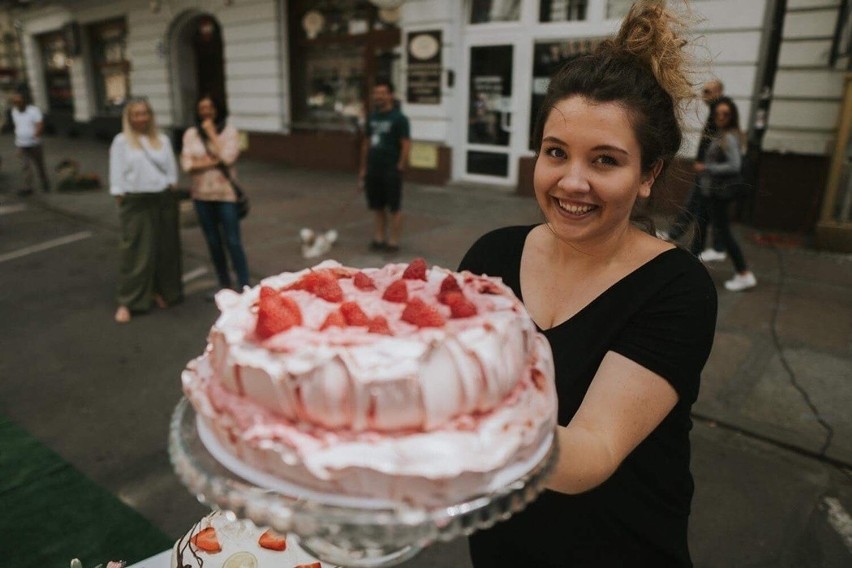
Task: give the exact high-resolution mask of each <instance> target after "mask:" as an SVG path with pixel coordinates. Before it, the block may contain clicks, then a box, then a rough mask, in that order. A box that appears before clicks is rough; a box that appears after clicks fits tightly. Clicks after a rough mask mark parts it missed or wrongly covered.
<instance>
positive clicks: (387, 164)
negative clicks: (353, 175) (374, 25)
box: [358, 80, 411, 252]
mask: <svg viewBox="0 0 852 568" xmlns="http://www.w3.org/2000/svg"><path fill="white" fill-rule="evenodd" d="M393 94H394V88H393V84H392V83H390V82H389V81H383V80H380V81H378V82H376V85H375V86H374V87H373V105H374V110H373V112H372V113H370V116H369V117H368V118H367V131H366V136H365V138H364V142H363V143H362V145H361V170H360V172H359V184H358V187H359V188H360V189H362V190H364V191H365V192H366V194H367V207H369V209H370V210H371V211H372V212H373V215H374V232H373V240H372V241H371V242H370V249H372V250H383V251H388V252H396V251H397V250H399V239H400V235H401V231H402V213H401V211H400V206H401V204H402V173H403V172H404V171H405V167H406V165H407V164H408V152H409V150H410V148H411V133H410V128H409V125H408V118H406V117H405V115H404V114H402V112H401V111H400V110H399V108H397V106H396V104H395V101H394V96H393ZM388 212H389V213H390V227H388ZM388 229H389V230H388Z"/></svg>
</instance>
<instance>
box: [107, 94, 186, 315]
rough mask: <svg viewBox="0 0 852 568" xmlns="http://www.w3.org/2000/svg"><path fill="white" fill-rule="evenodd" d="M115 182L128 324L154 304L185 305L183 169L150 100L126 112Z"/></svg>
mask: <svg viewBox="0 0 852 568" xmlns="http://www.w3.org/2000/svg"><path fill="white" fill-rule="evenodd" d="M109 177H110V193H111V194H112V195H114V196H115V198H116V201H117V203H118V207H119V219H120V225H121V245H120V250H121V265H120V270H119V277H118V293H117V300H118V309H117V310H116V312H115V321H116V322H118V323H126V322H129V321H130V318H131V314H133V313H134V312H146V311H148V310H149V309H150V308H151V304H156V305H157V306H159V307H161V308H165V307H167V306H169V305H171V304H175V303H177V302H180V301H181V300H182V299H183V284H182V282H181V248H180V233H179V229H178V207H177V199H176V198H175V196H174V194H173V192H172V191H171V189H172V188H173V187H174V186H175V184H176V183H177V163H176V161H175V156H174V151H173V150H172V145H171V143H170V142H169V139H168V137H166V136H165V135H164V134H161V133H160V132H159V131H158V130H157V124H156V122H155V120H154V113H153V111H152V110H151V105H150V104H149V103H148V101H147V100H145V99H131V100H130V102H128V103H127V105H126V106H125V107H124V113H123V116H122V132H121V134H118V135H117V136H116V137H115V139H113V141H112V146H111V147H110V151H109Z"/></svg>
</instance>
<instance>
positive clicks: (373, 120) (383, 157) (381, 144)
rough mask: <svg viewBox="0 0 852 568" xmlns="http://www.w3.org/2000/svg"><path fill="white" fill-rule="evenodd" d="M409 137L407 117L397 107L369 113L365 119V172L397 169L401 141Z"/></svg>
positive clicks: (376, 172) (379, 172)
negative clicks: (366, 149)
mask: <svg viewBox="0 0 852 568" xmlns="http://www.w3.org/2000/svg"><path fill="white" fill-rule="evenodd" d="M409 138H411V131H410V126H409V123H408V118H406V116H405V115H404V114H402V112H400V111H399V109H397V108H392V109H391V110H389V111H387V112H374V113H371V114H370V116H369V118H368V119H367V139H368V140H369V141H370V149H369V152H368V154H367V173H368V174H369V175H376V174H381V173H384V172H387V171H394V172H395V171H397V164H398V163H399V157H400V154H401V153H402V141H403V140H407V139H409Z"/></svg>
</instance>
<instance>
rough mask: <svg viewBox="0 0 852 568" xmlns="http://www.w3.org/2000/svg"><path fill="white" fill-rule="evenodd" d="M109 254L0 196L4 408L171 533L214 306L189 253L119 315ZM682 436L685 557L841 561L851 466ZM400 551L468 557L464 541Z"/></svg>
mask: <svg viewBox="0 0 852 568" xmlns="http://www.w3.org/2000/svg"><path fill="white" fill-rule="evenodd" d="M0 197H8V196H6V195H2V194H0ZM187 230H190V231H194V230H197V229H187ZM116 264H117V234H116V233H115V231H114V229H111V228H110V227H109V226H108V225H107V224H97V223H94V222H92V221H84V220H82V219H79V218H74V217H70V216H67V215H64V214H61V213H58V212H55V211H50V210H46V209H43V208H41V207H40V206H39V205H38V204H37V203H35V202H34V201H31V202H29V203H27V202H20V201H17V200H15V199H12V200H9V199H0V322H2V323H0V377H2V378H1V379H0V413H3V414H5V415H6V416H8V417H9V418H11V419H12V420H14V421H15V422H17V423H18V424H20V425H21V426H23V427H24V428H25V429H26V430H28V431H29V432H30V433H31V434H32V435H34V436H35V437H36V438H38V439H39V440H41V441H42V442H43V443H44V444H46V445H47V446H49V447H50V448H52V449H53V450H54V451H56V452H58V453H59V454H60V455H61V456H62V457H64V458H65V459H66V460H68V461H69V462H71V463H72V464H73V465H74V466H75V467H77V468H78V469H80V470H81V471H82V472H83V473H85V474H86V475H88V476H89V477H90V478H92V479H94V480H95V481H96V482H98V483H99V484H100V485H102V486H103V487H105V488H106V489H108V490H109V491H111V492H112V493H113V494H114V495H116V496H117V497H119V498H120V499H122V500H123V501H124V502H126V503H128V504H129V505H131V506H133V507H134V508H135V509H137V510H138V511H139V512H140V513H141V514H142V515H144V516H145V517H147V518H148V519H150V520H151V521H152V522H153V523H155V524H156V525H157V526H159V527H160V528H161V529H162V530H163V531H164V532H166V533H167V534H168V535H169V536H171V537H173V538H177V537H179V536H180V535H182V534H183V533H184V532H185V531H186V530H187V529H188V528H189V527H190V526H191V525H192V524H193V523H194V522H195V521H197V520H198V519H199V518H200V517H201V516H202V515H203V514H204V513H205V512H206V508H205V507H204V506H202V505H201V504H199V503H198V502H197V501H196V500H195V499H194V497H193V496H191V495H190V494H189V493H188V492H187V491H186V490H185V489H184V488H183V487H182V486H181V485H180V483H179V481H178V480H177V478H176V476H175V475H174V473H173V472H172V469H171V466H170V464H169V461H168V455H167V448H166V441H167V434H168V432H167V431H168V423H169V418H170V415H171V412H172V410H173V408H174V406H175V404H176V403H177V401H178V400H179V399H180V397H181V392H180V378H179V374H180V371H181V369H182V368H183V366H184V365H185V363H186V362H187V361H188V360H189V359H190V358H192V357H194V356H196V355H198V354H200V352H201V350H202V349H203V348H204V345H205V337H206V333H207V330H208V329H209V327H210V325H211V324H212V322H213V321H214V319H215V317H216V310H215V307H214V306H213V304H211V303H209V302H207V301H206V300H205V297H204V296H205V292H206V290H207V289H208V287H209V286H210V285H211V284H212V280H211V275H210V273H209V272H208V265H207V261H206V258H204V257H203V256H200V255H198V254H197V253H188V254H186V255H185V263H184V271H185V273H186V274H187V277H188V282H187V299H186V301H185V302H184V303H183V304H181V305H180V306H176V307H174V308H171V309H168V310H156V311H154V312H151V313H150V314H148V315H144V316H140V317H137V318H135V319H134V321H133V323H132V324H131V325H126V326H119V325H116V324H115V323H114V322H113V320H112V314H113V310H114V303H113V291H114V286H115V269H116ZM693 441H694V458H693V471H694V474H695V478H696V488H697V489H696V496H695V500H694V504H693V510H694V513H693V517H692V526H691V531H690V539H691V546H692V550H693V557H694V560H695V564H696V566H698V567H720V568H722V567H725V568H727V567H767V568H769V567H773V568H774V567H791V568H792V567H796V568H809V567H813V568H817V567H820V568H834V567H838V568H840V567H846V568H848V567H849V566H852V519H851V518H850V512H852V473H850V472H849V471H847V470H843V469H841V468H839V467H836V466H834V465H832V464H830V463H827V462H825V461H820V460H815V459H812V458H810V457H807V456H805V455H803V454H801V453H797V452H793V451H790V450H787V449H784V448H783V447H780V446H778V445H773V444H768V443H764V442H762V441H760V440H759V439H757V438H755V437H753V436H750V435H749V434H748V433H747V432H741V431H733V430H729V429H725V428H722V427H718V426H715V425H714V424H713V423H711V422H706V421H697V422H696V426H695V430H694V436H693ZM47 521H48V520H46V522H47ZM5 522H13V521H12V520H9V519H4V520H2V521H0V533H2V531H3V526H2V525H3V523H5ZM404 566H407V567H426V566H445V567H467V566H469V564H468V561H467V554H466V545H465V543H464V542H463V541H456V542H453V543H450V544H447V545H439V546H435V547H433V548H430V549H429V550H427V551H425V552H424V553H422V554H421V555H420V556H418V557H417V558H415V559H414V560H412V561H410V562H408V563H406V564H405V565H404Z"/></svg>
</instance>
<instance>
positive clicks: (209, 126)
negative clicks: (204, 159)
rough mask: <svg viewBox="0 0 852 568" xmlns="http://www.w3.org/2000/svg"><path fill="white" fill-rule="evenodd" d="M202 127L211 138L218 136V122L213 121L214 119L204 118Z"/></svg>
mask: <svg viewBox="0 0 852 568" xmlns="http://www.w3.org/2000/svg"><path fill="white" fill-rule="evenodd" d="M201 128H203V129H204V132H206V133H207V136H209V137H210V138H214V137H215V136H216V123H215V122H213V119H211V118H206V119H204V120H203V121H202V122H201Z"/></svg>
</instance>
